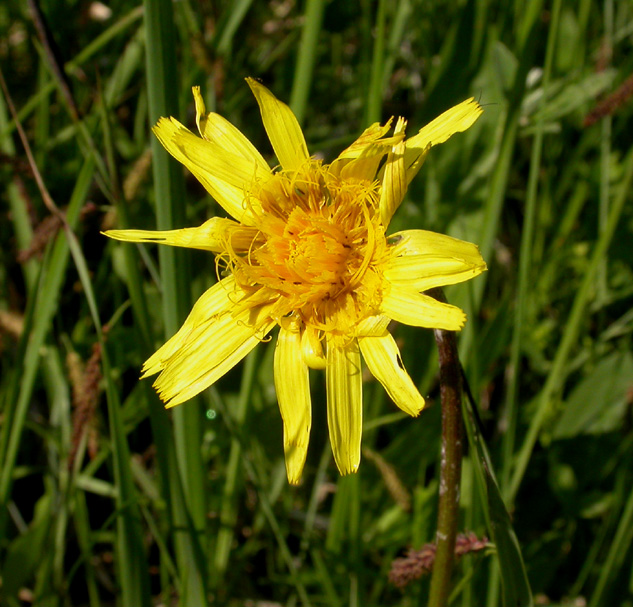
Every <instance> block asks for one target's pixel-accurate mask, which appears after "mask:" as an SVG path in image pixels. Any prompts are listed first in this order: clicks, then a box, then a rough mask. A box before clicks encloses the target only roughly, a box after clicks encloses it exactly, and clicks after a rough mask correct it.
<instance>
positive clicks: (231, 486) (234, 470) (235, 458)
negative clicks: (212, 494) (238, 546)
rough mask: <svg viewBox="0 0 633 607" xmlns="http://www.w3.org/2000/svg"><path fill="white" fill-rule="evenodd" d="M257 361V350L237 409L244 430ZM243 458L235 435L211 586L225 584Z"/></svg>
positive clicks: (250, 357)
mask: <svg viewBox="0 0 633 607" xmlns="http://www.w3.org/2000/svg"><path fill="white" fill-rule="evenodd" d="M258 360H259V352H258V351H257V350H255V351H254V352H251V353H250V354H249V355H248V356H247V357H246V362H245V365H244V371H243V375H242V385H241V388H240V396H239V402H238V405H237V407H236V411H235V420H234V423H235V425H236V426H239V427H243V425H244V422H245V420H246V413H247V411H248V405H249V402H250V395H251V392H252V390H253V384H254V382H255V372H256V370H257V361H258ZM241 458H242V445H241V443H240V441H239V440H238V438H237V436H233V438H232V439H231V451H230V453H229V462H228V465H227V467H226V479H225V481H224V489H223V493H222V502H221V506H220V530H219V532H218V537H217V540H216V543H215V554H214V557H213V565H214V569H213V577H212V583H213V586H214V587H215V588H217V587H218V586H220V585H221V584H222V583H223V582H224V579H223V578H224V574H225V572H226V569H227V566H228V562H229V555H230V553H231V546H232V545H233V538H234V534H235V524H236V521H237V504H236V502H237V500H236V496H237V483H238V477H239V473H240V459H241Z"/></svg>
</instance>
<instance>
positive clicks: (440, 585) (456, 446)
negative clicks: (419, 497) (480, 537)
mask: <svg viewBox="0 0 633 607" xmlns="http://www.w3.org/2000/svg"><path fill="white" fill-rule="evenodd" d="M429 295H431V296H432V297H434V298H435V299H437V300H439V301H442V302H446V299H445V297H444V293H443V292H442V290H441V289H433V290H432V291H430V292H429ZM435 342H436V343H437V348H438V352H439V362H440V394H441V398H442V461H441V467H440V495H439V505H438V516H437V533H436V544H437V551H436V553H435V562H434V564H433V573H432V575H431V590H430V597H429V607H445V606H446V605H448V597H449V593H450V588H451V573H452V571H453V562H454V559H455V537H456V535H457V524H458V520H459V485H460V480H461V469H462V433H463V422H462V375H461V366H460V364H459V355H458V353H457V339H456V337H455V333H454V332H453V331H443V330H441V329H437V330H435Z"/></svg>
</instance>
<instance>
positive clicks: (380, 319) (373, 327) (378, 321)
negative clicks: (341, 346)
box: [355, 316, 391, 337]
mask: <svg viewBox="0 0 633 607" xmlns="http://www.w3.org/2000/svg"><path fill="white" fill-rule="evenodd" d="M390 322H391V318H389V317H388V316H368V317H367V318H364V319H363V320H361V321H360V322H359V323H358V324H357V325H356V331H355V335H356V337H379V336H380V335H382V334H383V333H384V332H385V331H386V330H387V326H388V325H389V323H390Z"/></svg>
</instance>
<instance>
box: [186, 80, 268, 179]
mask: <svg viewBox="0 0 633 607" xmlns="http://www.w3.org/2000/svg"><path fill="white" fill-rule="evenodd" d="M193 97H194V100H195V102H196V124H197V125H198V130H199V131H200V135H201V136H202V138H203V139H206V140H207V141H213V142H215V143H217V144H218V145H219V146H220V147H222V148H224V149H225V150H227V151H228V152H230V153H231V154H235V155H236V156H240V157H241V158H243V159H244V160H245V161H246V162H249V163H255V164H256V165H257V166H258V167H259V168H260V169H261V170H262V171H270V167H269V166H268V164H267V163H266V161H265V160H264V157H263V156H262V155H261V154H260V153H259V152H258V151H257V148H256V147H255V146H254V145H253V144H252V143H251V142H250V141H249V140H248V138H247V137H246V136H245V135H244V134H243V133H242V131H240V130H239V129H238V128H236V127H235V126H233V125H232V124H231V123H230V122H229V121H228V120H227V119H226V118H223V117H222V116H220V115H219V114H216V113H215V112H210V113H208V114H207V110H206V108H205V106H204V100H203V99H202V95H201V94H200V87H199V86H194V87H193Z"/></svg>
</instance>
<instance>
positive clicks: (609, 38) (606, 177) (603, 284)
mask: <svg viewBox="0 0 633 607" xmlns="http://www.w3.org/2000/svg"><path fill="white" fill-rule="evenodd" d="M603 6H604V41H603V44H604V46H605V49H606V51H605V52H606V53H608V54H611V53H612V52H613V0H604V3H603ZM600 130H601V136H600V206H599V207H598V231H599V232H600V233H602V232H604V230H605V228H606V226H607V220H608V218H609V198H610V188H609V185H610V183H611V116H610V115H606V116H605V117H604V118H602V120H601V121H600ZM607 263H608V260H607V257H606V256H605V258H604V259H603V260H602V261H601V262H600V266H599V267H598V276H597V290H598V301H599V302H605V301H606V300H607V298H608V295H609V293H608V291H609V285H608V281H607Z"/></svg>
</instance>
